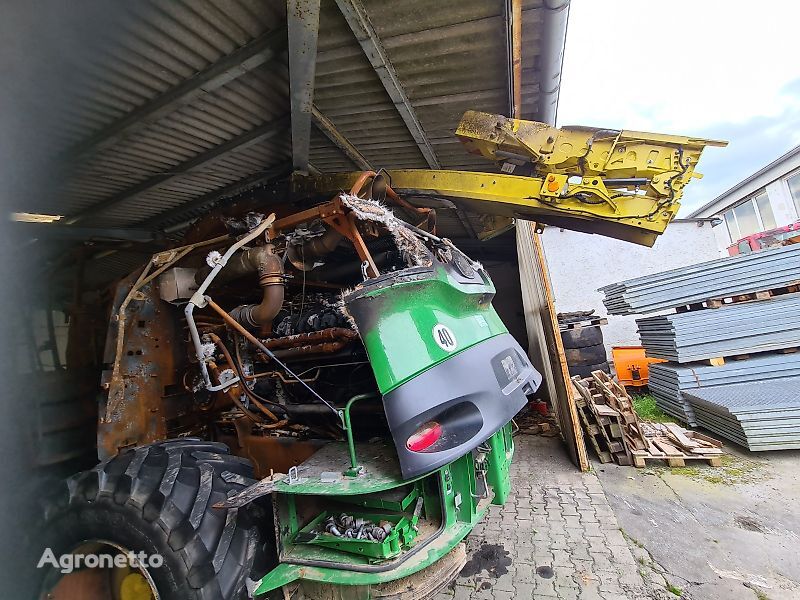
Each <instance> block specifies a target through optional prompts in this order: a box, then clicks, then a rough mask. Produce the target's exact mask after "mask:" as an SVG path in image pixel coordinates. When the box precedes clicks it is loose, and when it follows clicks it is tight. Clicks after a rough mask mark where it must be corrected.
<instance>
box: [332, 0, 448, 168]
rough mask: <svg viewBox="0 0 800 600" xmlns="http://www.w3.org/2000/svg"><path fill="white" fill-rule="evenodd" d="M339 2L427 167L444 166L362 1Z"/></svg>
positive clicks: (337, 2) (342, 11)
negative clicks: (440, 162)
mask: <svg viewBox="0 0 800 600" xmlns="http://www.w3.org/2000/svg"><path fill="white" fill-rule="evenodd" d="M336 4H337V5H338V7H339V10H340V11H341V13H342V15H343V16H344V18H345V20H346V21H347V24H348V25H349V26H350V29H352V30H353V35H355V36H356V39H357V40H358V43H359V44H361V48H362V50H364V54H365V55H366V56H367V59H368V60H369V62H370V64H371V65H372V68H373V69H374V70H375V73H376V74H377V75H378V78H379V79H380V81H381V83H382V84H383V87H384V88H385V89H386V93H387V94H389V97H390V98H391V99H392V102H393V103H394V105H395V108H396V109H397V112H399V113H400V117H401V118H402V119H403V122H404V123H405V124H406V127H407V128H408V131H409V132H410V133H411V136H412V137H413V138H414V142H415V143H416V144H417V147H418V148H419V150H420V152H422V156H423V157H425V161H426V162H427V163H428V166H429V167H430V168H431V169H441V168H442V167H441V165H440V164H439V159H438V158H437V157H436V152H434V150H433V146H432V145H431V143H430V140H428V136H427V135H426V133H425V130H424V129H423V128H422V124H421V123H420V122H419V119H418V118H417V113H416V111H415V110H414V107H413V106H412V104H411V100H409V98H408V95H407V94H406V91H405V89H403V85H402V84H401V83H400V78H399V77H398V76H397V72H396V71H395V68H394V66H393V65H392V63H391V61H390V60H389V56H388V54H387V53H386V49H385V48H384V47H383V44H382V43H381V40H380V38H379V37H378V34H377V32H376V31H375V28H374V27H373V26H372V23H371V22H370V20H369V17H368V16H367V11H366V10H365V9H364V5H363V4H361V0H336Z"/></svg>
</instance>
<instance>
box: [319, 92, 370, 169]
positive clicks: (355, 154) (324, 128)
mask: <svg viewBox="0 0 800 600" xmlns="http://www.w3.org/2000/svg"><path fill="white" fill-rule="evenodd" d="M312 118H313V120H314V125H316V127H317V129H319V130H320V131H321V132H322V133H324V134H325V136H326V137H327V138H328V139H329V140H330V141H331V142H333V145H334V146H336V147H337V148H339V150H341V151H342V152H344V153H345V155H346V156H347V158H349V159H350V160H351V161H353V164H355V165H356V166H357V167H358V168H359V169H362V170H364V171H374V170H375V169H374V168H373V167H372V165H371V164H370V163H369V161H368V160H367V159H366V158H364V155H363V154H361V152H359V151H358V148H356V147H355V146H354V145H353V144H352V142H350V140H348V139H347V138H346V137H345V136H344V134H342V132H341V131H339V130H338V129H337V128H336V126H335V125H334V124H333V123H332V122H331V120H330V119H329V118H328V117H326V116H325V115H323V114H322V113H321V112H320V111H319V109H318V108H317V107H316V106H312Z"/></svg>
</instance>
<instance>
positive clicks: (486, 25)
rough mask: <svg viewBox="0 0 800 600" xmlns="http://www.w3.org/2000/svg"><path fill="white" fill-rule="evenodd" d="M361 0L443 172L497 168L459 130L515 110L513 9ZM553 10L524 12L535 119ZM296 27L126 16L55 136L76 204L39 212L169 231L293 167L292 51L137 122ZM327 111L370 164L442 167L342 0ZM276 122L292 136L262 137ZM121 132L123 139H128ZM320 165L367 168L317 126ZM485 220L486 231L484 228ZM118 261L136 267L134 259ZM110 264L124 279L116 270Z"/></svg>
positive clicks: (259, 17)
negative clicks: (469, 119) (204, 206)
mask: <svg viewBox="0 0 800 600" xmlns="http://www.w3.org/2000/svg"><path fill="white" fill-rule="evenodd" d="M363 5H364V8H365V10H366V12H367V15H368V17H369V20H370V21H371V23H372V26H373V27H374V30H375V32H376V34H377V35H378V37H379V38H380V42H381V44H382V45H383V47H384V49H385V51H386V54H387V56H388V58H389V60H390V61H391V63H392V65H393V66H394V69H395V71H396V73H397V76H398V79H399V81H400V83H401V85H402V86H403V88H404V90H405V93H406V94H407V96H408V99H409V100H410V102H411V105H412V107H413V109H414V110H415V111H416V116H417V117H418V120H419V122H420V124H421V126H422V129H423V130H424V134H425V135H426V136H427V138H428V140H429V141H430V145H431V147H432V148H433V151H434V154H435V157H436V159H437V160H438V161H439V163H440V164H441V166H442V167H443V168H455V169H480V170H492V169H493V165H491V164H490V163H487V162H485V161H484V160H482V159H481V158H480V157H476V156H473V155H469V154H467V152H466V151H465V150H464V149H463V148H462V146H461V144H460V142H459V141H458V140H457V139H456V138H455V137H454V135H453V133H454V130H455V128H456V126H457V124H458V121H459V119H460V117H461V115H462V114H463V112H464V111H465V110H468V109H477V110H484V111H487V112H496V113H504V114H507V113H508V112H509V107H508V56H507V52H508V50H507V38H506V35H507V34H506V21H505V17H504V6H505V2H504V1H503V0H495V1H493V2H487V1H486V0H444V1H441V2H437V3H436V4H435V5H432V4H431V3H430V2H426V1H424V0H405V1H403V2H397V1H393V0H363ZM544 10H546V9H545V8H544V7H543V6H542V3H541V0H524V2H523V82H522V83H523V109H524V110H523V112H524V114H525V115H526V116H528V117H532V116H534V115H535V114H536V111H537V110H538V104H537V102H538V93H539V87H540V82H539V81H538V75H537V73H538V71H537V61H538V53H539V39H540V38H541V28H542V13H543V11H544ZM285 26H286V6H285V3H284V2H281V1H273V2H262V1H257V0H199V1H194V0H192V1H190V0H182V1H181V0H148V1H142V2H136V3H126V4H124V5H120V6H119V10H115V11H114V13H113V16H112V17H111V18H110V19H109V21H108V23H107V24H105V26H104V28H103V31H102V35H101V36H99V39H98V40H95V41H94V46H93V50H92V52H91V54H88V55H87V56H86V57H84V59H83V60H82V61H81V62H80V64H79V73H78V76H76V77H74V78H72V80H71V83H70V86H69V87H70V90H68V91H67V94H68V95H69V97H70V98H71V101H70V102H65V103H64V107H63V108H64V114H63V115H62V117H61V119H60V120H59V122H60V126H59V128H58V130H57V131H53V132H52V140H53V142H52V145H53V152H54V153H55V154H60V155H61V156H66V157H67V158H69V157H71V156H74V155H76V154H77V155H79V156H80V160H78V161H77V162H76V163H75V164H73V169H72V171H70V172H69V174H68V176H67V177H66V179H65V181H64V184H63V193H62V194H61V195H60V196H55V195H54V196H53V197H51V198H49V199H46V200H45V201H44V205H43V206H41V207H37V209H39V210H41V211H42V212H52V213H56V214H64V215H67V217H75V218H79V219H80V222H81V225H86V226H88V227H111V228H113V227H136V226H141V225H142V224H147V225H149V226H152V225H154V224H158V225H170V224H174V223H177V222H180V221H181V220H185V219H187V218H191V217H193V216H195V215H196V214H197V211H198V210H199V209H198V208H197V207H196V206H193V207H192V208H191V209H188V210H187V211H186V212H185V213H182V212H181V210H180V209H179V208H178V207H180V206H181V205H184V204H186V203H190V202H194V203H195V204H196V202H197V199H198V198H208V199H209V202H213V200H214V199H215V198H214V195H215V194H224V193H225V191H226V190H233V189H235V188H236V187H237V183H238V184H242V183H243V182H245V183H246V182H255V181H256V180H257V176H258V174H259V173H268V172H272V171H274V170H275V169H276V168H277V167H278V166H280V165H282V164H286V163H287V161H290V160H291V135H290V129H289V126H288V116H289V113H290V91H289V75H288V59H287V51H286V48H285V44H284V46H283V47H278V48H277V49H276V50H275V52H274V55H273V58H272V59H270V60H266V61H261V62H258V61H256V63H249V62H246V61H245V62H244V63H243V64H242V65H240V66H236V65H234V66H232V67H231V68H230V69H228V70H226V71H225V75H224V77H223V78H224V79H225V81H224V83H222V84H221V85H219V84H218V82H217V83H215V84H214V85H209V86H208V87H207V88H206V87H204V86H198V87H197V90H195V91H194V92H193V94H192V95H190V96H186V97H185V98H184V101H175V102H173V103H172V104H171V105H168V107H169V108H168V110H163V109H162V110H161V112H154V113H153V114H154V115H156V117H157V118H151V119H145V120H143V121H142V122H141V123H134V124H133V125H130V124H129V123H128V124H127V125H126V119H128V120H130V119H131V116H132V115H133V116H135V115H137V114H139V113H140V112H142V111H147V110H148V109H149V107H152V106H153V105H154V104H158V103H159V102H162V101H164V100H165V99H168V98H170V97H171V96H173V95H175V94H176V93H177V92H176V90H178V91H180V90H181V89H183V88H182V86H183V87H186V86H187V85H189V82H191V81H192V80H193V78H197V77H199V76H202V75H203V74H204V73H206V72H208V71H209V70H210V69H213V68H214V66H215V65H219V64H222V63H224V62H225V61H227V60H231V57H232V56H238V54H237V53H242V52H246V51H248V48H252V47H254V45H255V44H258V43H259V42H260V41H262V40H264V39H265V36H268V35H270V32H276V31H281V30H282V29H283V30H284V33H283V35H284V37H285ZM275 35H276V34H274V33H273V36H275ZM253 64H255V66H252V65H253ZM215 81H217V80H215ZM314 103H315V105H316V107H317V109H318V110H319V111H320V112H321V113H322V114H323V115H324V116H325V117H327V118H328V119H329V120H330V121H331V122H332V123H333V125H334V126H335V127H336V128H337V129H338V130H339V132H340V133H341V134H342V135H343V136H344V137H346V138H347V140H349V142H350V143H352V144H353V145H354V146H355V147H356V148H357V149H358V151H359V152H360V153H361V154H362V155H363V156H364V157H365V158H366V159H367V160H368V161H369V162H370V163H372V164H373V166H375V167H383V168H427V167H428V166H429V162H428V161H426V158H425V156H423V153H422V152H421V151H420V148H419V147H418V144H417V142H415V139H414V137H413V136H412V134H411V133H410V131H409V128H408V126H407V124H406V122H404V119H403V118H402V117H401V114H400V113H399V112H398V110H397V108H396V107H395V105H394V102H393V101H392V99H391V98H390V96H389V94H388V93H387V90H386V89H385V88H384V85H383V83H382V82H381V79H380V78H379V77H378V74H377V73H376V71H375V69H374V68H373V67H372V65H371V64H370V60H368V58H367V56H366V55H365V52H364V50H363V49H362V47H361V45H360V44H359V42H358V40H357V39H356V37H355V35H354V34H353V31H352V30H351V27H350V25H349V24H348V22H347V20H346V19H345V17H344V16H343V14H342V12H341V11H340V10H339V8H338V7H337V4H336V2H335V1H334V0H322V6H321V13H320V28H319V39H318V49H317V62H316V76H315V90H314ZM282 119H283V121H281V120H282ZM275 123H279V124H282V125H280V126H276V127H274V131H270V132H268V133H267V134H264V135H258V136H256V137H255V138H253V136H254V134H255V133H259V132H260V131H263V130H268V129H269V128H270V126H271V125H273V124H275ZM123 125H125V127H123ZM115 128H116V129H117V130H121V131H122V133H119V131H117V132H116V134H115ZM251 138H252V139H251ZM98 139H99V140H100V141H99V142H98V141H97V140H98ZM220 149H222V150H227V151H225V152H221V151H220ZM310 162H311V164H312V165H313V167H314V168H316V169H318V170H320V171H322V172H334V171H344V170H354V169H356V166H355V165H354V163H353V162H352V161H351V160H350V159H349V158H348V157H347V156H346V155H345V154H344V153H343V152H342V151H341V150H340V149H339V148H338V147H336V146H335V145H334V144H333V143H332V142H331V141H330V140H329V139H328V137H326V136H325V135H323V134H322V133H321V132H320V131H318V130H317V129H315V128H312V135H311V150H310ZM240 187H241V186H240ZM237 191H238V190H237ZM103 206H107V208H104V209H99V208H98V207H103ZM167 212H168V216H167V218H165V220H164V222H163V223H158V220H159V215H160V214H162V213H167ZM445 212H448V211H445ZM451 212H452V211H451ZM439 224H440V228H441V230H442V233H444V234H445V235H449V236H451V237H456V238H461V237H468V235H469V234H468V232H467V229H466V228H465V227H464V225H463V223H462V221H461V220H460V219H458V218H456V216H455V213H452V214H443V215H442V216H441V217H440V220H439ZM474 224H475V227H476V229H480V224H479V223H478V222H477V220H474ZM115 260H116V261H118V262H119V261H121V262H122V263H124V262H125V258H124V257H123V258H117V259H115ZM106 262H109V261H106ZM108 266H109V270H113V267H114V266H115V263H114V261H110V262H109V265H108ZM118 266H120V267H121V266H123V265H122V264H121V263H120V264H119V265H118ZM98 268H99V265H98ZM103 270H104V272H105V271H106V269H105V267H103Z"/></svg>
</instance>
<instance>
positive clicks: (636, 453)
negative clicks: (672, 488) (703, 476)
mask: <svg viewBox="0 0 800 600" xmlns="http://www.w3.org/2000/svg"><path fill="white" fill-rule="evenodd" d="M572 384H573V387H574V389H575V391H576V394H575V398H576V400H575V403H576V405H577V409H578V414H579V416H580V419H581V423H582V425H583V429H584V432H585V433H586V438H587V439H588V440H589V443H590V444H591V445H592V447H593V448H594V450H595V452H596V453H597V456H598V459H599V460H600V462H601V463H608V462H611V461H614V462H616V463H617V464H619V465H630V464H633V465H634V466H636V467H644V466H646V464H647V461H652V460H660V461H665V462H666V463H667V465H669V466H671V467H682V466H685V465H686V461H695V462H696V461H702V462H705V463H706V464H709V465H711V466H721V464H722V462H721V456H722V455H723V454H724V451H723V450H722V442H720V441H718V440H715V439H714V438H711V437H708V436H706V435H703V434H702V433H699V432H696V431H691V430H687V429H684V428H683V427H681V426H680V425H678V424H677V423H650V422H647V421H641V420H640V419H639V417H638V415H637V414H636V411H635V410H634V408H633V400H632V399H631V397H630V396H629V395H628V393H627V392H626V391H625V388H624V387H622V386H621V385H620V384H619V383H618V382H616V381H614V380H613V379H612V378H611V377H610V376H609V375H608V374H607V373H604V372H602V371H595V372H593V373H592V376H591V377H587V378H584V379H582V378H581V377H578V376H575V377H573V378H572Z"/></svg>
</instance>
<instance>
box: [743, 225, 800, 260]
mask: <svg viewBox="0 0 800 600" xmlns="http://www.w3.org/2000/svg"><path fill="white" fill-rule="evenodd" d="M796 235H800V221H795V222H794V223H790V224H789V225H784V226H783V227H777V228H775V229H770V230H769V231H762V232H760V233H754V234H753V235H748V236H747V237H743V238H742V239H740V240H739V241H738V242H736V243H735V244H731V245H730V246H728V254H730V255H731V256H736V255H738V254H747V253H749V252H757V251H758V250H763V249H764V248H769V247H770V246H779V245H780V243H781V242H782V241H783V240H786V239H789V238H791V237H794V236H796Z"/></svg>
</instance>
